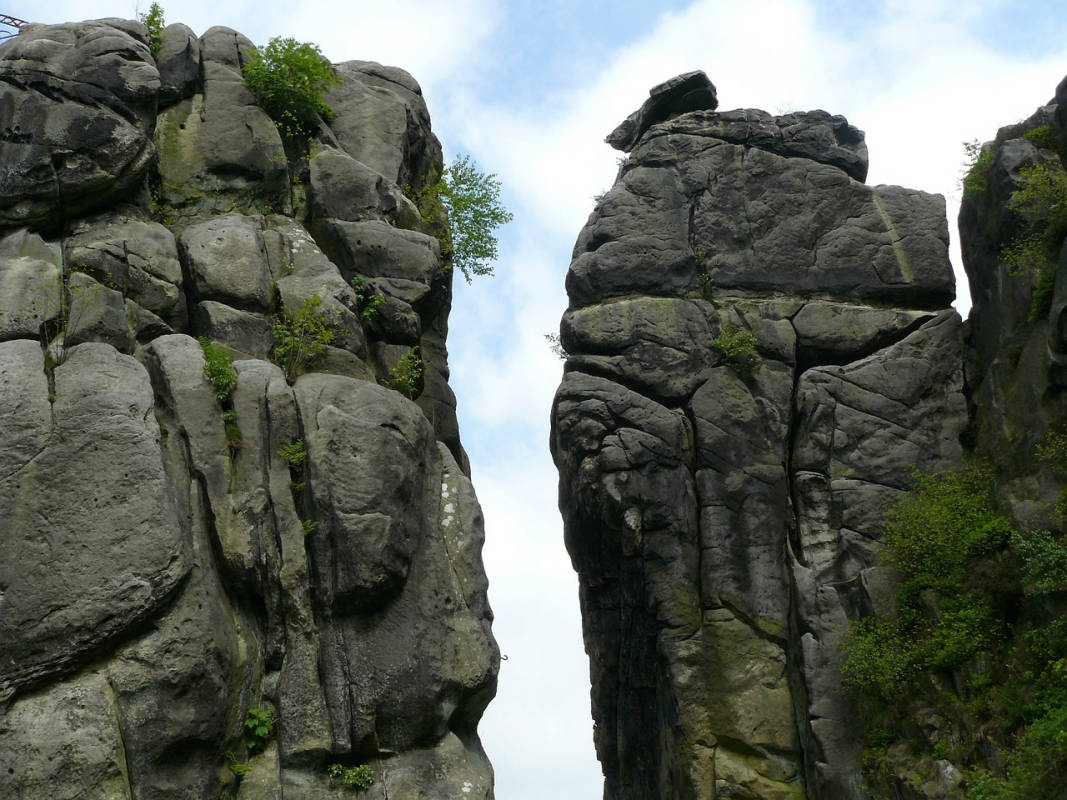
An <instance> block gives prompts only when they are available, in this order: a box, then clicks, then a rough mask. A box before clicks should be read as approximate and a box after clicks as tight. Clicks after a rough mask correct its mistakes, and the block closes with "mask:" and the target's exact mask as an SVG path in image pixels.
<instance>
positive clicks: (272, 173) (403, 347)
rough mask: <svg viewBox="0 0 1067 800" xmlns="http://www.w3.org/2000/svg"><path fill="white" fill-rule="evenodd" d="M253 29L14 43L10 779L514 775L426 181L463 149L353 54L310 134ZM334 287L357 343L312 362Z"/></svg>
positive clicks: (191, 784)
mask: <svg viewBox="0 0 1067 800" xmlns="http://www.w3.org/2000/svg"><path fill="white" fill-rule="evenodd" d="M248 47H251V42H249V41H248V40H247V39H245V38H244V37H242V36H241V35H240V34H238V33H237V32H235V31H232V30H229V29H226V28H212V29H211V30H209V31H208V32H207V33H205V34H204V35H203V36H200V37H196V36H195V35H194V34H193V32H192V31H190V30H189V29H188V28H187V27H185V26H183V25H171V26H170V27H168V28H166V29H165V31H164V32H163V40H162V47H161V49H160V51H159V53H158V55H157V56H156V57H155V58H153V56H152V55H151V54H150V52H149V47H148V39H147V32H146V29H145V28H144V27H143V26H142V25H141V24H140V23H136V22H129V21H123V20H115V19H107V20H98V21H94V22H84V23H72V24H64V25H56V26H41V25H31V26H28V27H27V28H26V29H24V30H23V32H22V33H21V34H20V35H19V36H17V37H15V38H13V39H11V40H10V41H9V42H6V43H5V44H4V45H3V46H2V47H0V134H2V135H0V187H2V191H0V449H2V450H3V452H4V453H5V454H6V458H5V463H4V465H3V466H2V467H0V520H2V523H0V550H2V552H3V553H4V556H3V558H2V559H0V653H2V655H0V764H2V765H3V772H4V774H3V776H2V778H0V798H3V800H15V799H16V798H18V799H19V800H30V799H31V798H32V799H33V800H40V798H45V797H48V798H75V797H90V796H91V797H94V798H108V799H111V798H115V799H116V800H117V799H118V798H129V799H130V800H137V799H138V798H143V799H145V800H147V799H148V798H164V797H166V798H187V799H188V800H206V799H207V798H211V799H212V800H214V798H218V797H220V796H222V797H233V798H239V799H240V800H263V799H264V798H279V799H280V798H322V799H323V800H325V798H333V797H337V798H340V797H345V796H348V795H349V793H350V791H351V790H350V789H346V788H345V787H344V786H343V785H342V782H341V780H339V779H337V778H331V777H330V775H329V774H328V773H327V767H328V766H329V765H330V764H333V763H338V764H341V765H344V766H355V765H359V764H364V763H366V764H369V765H370V766H371V768H372V770H373V773H374V777H375V782H374V785H373V786H372V787H371V788H370V789H369V790H368V791H366V792H365V793H364V794H363V796H366V797H368V798H386V797H394V798H395V797H405V798H416V797H425V798H431V797H446V796H448V797H452V796H456V797H460V796H462V797H470V798H482V800H486V799H487V798H491V797H492V796H493V788H492V787H493V779H492V769H491V767H490V765H489V763H488V761H487V760H486V758H485V755H484V753H483V751H482V748H481V745H480V743H479V740H478V735H477V724H478V721H479V719H480V717H481V714H482V711H483V710H484V708H485V706H486V704H487V703H488V702H489V701H490V700H491V698H492V697H493V694H494V692H495V686H496V674H497V670H498V667H499V654H498V651H497V647H496V644H495V642H494V640H493V636H492V633H491V630H490V623H491V620H492V613H491V611H490V609H489V606H488V603H487V600H486V578H485V574H484V571H483V568H482V564H481V545H482V539H483V528H482V519H481V512H480V509H479V506H478V501H477V499H476V497H475V494H474V490H473V487H472V485H471V481H470V478H469V465H468V463H467V459H466V454H465V453H464V451H463V447H462V444H461V443H460V439H459V432H458V426H457V424H456V415H455V403H456V401H455V397H454V395H453V394H452V392H451V390H450V389H449V387H448V381H447V379H448V365H447V350H446V345H445V338H446V335H447V320H448V313H449V310H450V306H451V275H450V272H449V270H448V265H447V263H446V262H445V261H444V260H443V259H442V256H441V248H440V245H439V243H438V241H437V239H436V238H435V237H434V235H433V231H429V230H424V229H423V227H422V223H421V219H420V215H419V213H418V211H417V210H416V209H415V208H414V206H413V205H412V203H411V201H410V200H408V199H407V198H406V197H405V196H404V194H403V192H402V191H401V187H402V186H403V185H405V184H411V185H413V186H416V187H417V186H419V185H421V183H422V182H424V181H426V180H427V179H428V177H429V176H430V175H431V174H433V173H434V172H435V171H439V170H440V166H441V147H440V144H439V143H438V141H437V139H436V137H435V136H434V135H433V133H432V131H431V129H430V121H429V115H428V112H427V109H426V105H425V103H424V102H423V99H422V96H421V91H420V89H419V87H418V84H417V83H416V82H415V81H414V80H413V79H412V78H411V76H409V75H408V74H407V73H405V72H403V71H402V70H399V69H395V68H389V67H382V66H380V65H377V64H373V63H369V62H349V63H347V64H342V65H339V66H338V67H337V69H338V71H339V72H340V74H341V75H342V77H343V84H342V85H341V86H339V87H338V88H336V89H335V90H334V91H333V92H332V93H331V94H330V96H329V97H328V101H329V102H330V103H331V104H332V105H333V107H334V109H335V112H336V114H335V117H334V118H333V120H332V121H331V122H330V123H329V125H326V124H325V123H324V124H323V125H322V127H321V130H320V132H319V134H318V135H317V137H316V138H315V140H314V141H313V142H311V143H310V147H309V148H308V149H307V150H305V151H301V150H300V147H299V146H295V145H293V144H292V143H286V142H284V141H283V140H282V138H281V137H280V136H279V133H278V131H277V129H276V127H275V125H274V124H273V122H272V121H271V120H270V119H269V118H268V117H267V115H266V114H265V113H264V112H263V111H262V110H261V109H260V108H259V107H258V106H257V105H256V103H255V99H254V97H253V96H252V95H251V94H250V93H249V91H248V90H247V88H246V87H245V86H244V84H243V82H242V79H241V72H240V68H241V61H242V58H243V55H242V53H243V52H244V50H245V48H248ZM376 294H380V295H381V296H382V298H383V300H382V304H381V305H380V306H379V307H378V310H377V312H373V311H372V312H368V311H367V303H366V301H367V299H369V298H370V297H372V296H374V295H376ZM309 303H312V304H317V305H313V306H311V307H313V308H314V309H316V311H315V313H316V314H317V315H319V316H320V317H321V319H322V320H324V321H325V323H326V325H327V326H328V328H329V330H330V331H331V333H332V341H331V342H330V345H329V347H328V348H327V349H326V351H325V352H324V353H323V354H322V356H321V357H320V358H318V359H317V360H314V361H312V362H311V363H310V364H307V365H305V366H304V368H303V369H300V368H299V367H297V368H296V369H293V368H292V365H291V364H290V365H288V366H289V369H288V372H287V371H286V370H283V368H282V366H279V365H278V364H275V363H272V361H271V360H270V359H271V357H272V356H276V354H275V352H274V346H275V344H276V342H275V331H274V328H275V327H276V326H277V325H278V324H279V321H282V322H284V320H285V319H286V318H287V317H288V318H289V319H293V318H296V317H297V316H298V315H299V314H300V313H301V311H302V310H304V309H306V308H308V307H309ZM198 337H202V340H203V341H209V340H210V342H211V343H213V344H214V346H216V347H218V348H221V349H222V350H223V351H224V352H226V353H228V354H229V356H231V357H232V358H233V359H234V363H233V366H234V369H235V372H236V375H237V384H236V387H235V388H234V389H233V390H232V392H231V393H227V392H225V391H223V392H219V391H218V390H217V389H216V387H214V386H213V385H212V384H211V383H210V382H209V381H208V379H207V378H206V377H205V354H204V350H203V348H202V346H201V344H200V343H198V341H197V339H198ZM415 348H418V349H417V350H415V351H414V352H417V353H420V354H421V359H422V363H423V375H422V378H421V380H420V381H419V382H418V383H417V385H416V386H415V388H414V390H413V391H412V392H411V394H412V395H414V399H410V398H409V397H408V396H405V395H404V394H401V392H399V391H396V390H393V389H391V388H387V387H388V386H389V385H390V384H391V381H392V378H393V375H392V371H393V370H394V368H395V367H396V366H397V364H398V363H399V361H400V360H401V358H402V357H404V356H406V355H409V354H410V353H412V352H413V350H414V349H415ZM252 709H260V710H269V712H270V713H274V714H276V715H277V723H276V726H275V728H274V731H273V732H272V734H271V736H270V737H269V738H268V739H267V741H265V742H263V745H264V746H263V747H251V748H250V747H249V745H248V744H247V742H246V730H245V727H246V726H245V721H246V719H248V717H249V712H250V710H252Z"/></svg>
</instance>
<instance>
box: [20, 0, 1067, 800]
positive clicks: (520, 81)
mask: <svg viewBox="0 0 1067 800" xmlns="http://www.w3.org/2000/svg"><path fill="white" fill-rule="evenodd" d="M162 5H163V8H164V12H165V14H166V19H167V21H168V22H184V23H185V24H187V25H189V26H190V27H192V28H193V29H194V30H195V31H196V32H197V33H203V32H204V31H205V30H207V29H208V28H209V27H211V26H213V25H228V26H230V27H233V28H236V29H237V30H239V31H241V32H242V33H244V34H245V35H246V36H248V37H249V38H251V39H252V40H253V41H255V42H257V43H260V44H262V43H265V42H266V41H267V40H268V39H269V38H270V37H271V36H276V35H282V36H291V37H293V38H296V39H299V40H301V41H312V42H316V43H317V44H318V45H319V46H320V47H321V48H322V51H323V52H324V53H325V54H326V55H327V56H328V57H329V58H330V59H331V60H333V61H345V60H348V59H364V60H374V61H380V62H382V63H386V64H391V65H395V66H400V67H403V68H404V69H406V70H408V71H409V72H410V73H411V74H412V75H413V76H414V77H415V78H416V79H417V80H418V81H419V82H420V83H421V85H422V87H423V92H424V95H425V97H426V101H427V103H428V105H429V108H430V113H431V116H432V119H433V127H434V130H435V132H436V133H437V135H438V137H439V138H440V139H441V142H442V143H443V145H444V149H445V153H446V157H447V158H448V159H451V158H452V157H453V156H455V155H456V154H459V153H466V154H470V155H471V156H472V157H473V158H474V160H475V161H476V162H477V163H478V164H479V166H480V167H481V168H482V169H483V170H484V171H486V172H493V173H496V174H497V176H498V177H499V179H500V181H501V182H502V184H503V200H504V203H505V204H506V205H507V206H508V207H509V209H510V210H511V211H512V212H513V213H514V215H515V220H514V222H512V223H511V224H510V225H508V226H507V228H506V229H504V230H503V231H502V232H501V235H500V259H499V261H498V263H497V267H496V273H497V274H496V276H495V277H492V278H479V279H476V282H475V283H474V284H473V285H470V286H467V285H465V284H463V282H462V281H460V280H457V285H456V292H455V300H454V304H453V310H452V317H451V323H450V334H449V349H450V353H451V367H452V386H453V389H454V390H455V392H456V395H457V396H458V398H459V413H460V427H461V432H462V435H463V441H464V445H465V447H466V448H467V451H468V453H469V455H470V459H471V464H472V471H473V479H474V484H475V488H476V490H477V492H478V495H479V498H480V499H481V503H482V506H483V509H484V513H485V520H486V545H485V552H484V557H485V563H486V570H487V572H488V574H489V582H490V584H489V597H490V602H491V603H492V605H493V608H494V611H495V613H496V622H495V624H494V630H495V633H496V636H497V639H498V641H499V643H500V647H501V650H502V652H503V653H504V654H505V655H506V656H507V660H506V661H504V662H503V664H502V667H501V672H500V683H499V692H498V695H497V698H496V700H495V701H494V702H493V703H492V704H491V705H490V706H489V709H488V710H487V712H486V715H485V717H484V719H483V721H482V724H481V727H480V731H481V736H482V741H483V744H484V746H485V749H486V751H487V753H488V755H489V758H490V760H491V761H492V762H493V764H494V767H495V770H496V787H497V788H496V794H497V797H498V798H501V800H534V799H535V798H536V799H537V800H543V798H546V797H551V798H553V800H591V799H592V798H598V797H600V796H601V778H600V770H599V765H598V764H597V762H596V759H595V755H594V753H593V748H592V722H591V718H590V713H589V678H588V665H587V661H586V658H585V655H584V653H583V650H582V640H581V622H580V619H579V613H578V596H577V591H578V590H577V579H576V577H575V575H574V573H573V572H572V570H571V567H570V561H569V559H568V557H567V554H566V552H565V550H564V547H563V532H562V523H561V521H560V517H559V513H558V510H557V507H556V482H557V478H556V471H555V468H554V467H553V465H552V462H551V458H550V456H549V452H548V436H549V423H548V418H549V411H550V406H551V401H552V396H553V393H554V391H555V388H556V386H557V385H558V383H559V379H560V377H561V374H562V364H561V362H560V361H559V360H558V359H557V358H556V357H555V356H554V355H553V354H552V353H551V351H550V350H549V346H548V343H547V342H546V341H545V339H544V335H545V334H546V333H553V332H557V331H558V324H559V317H560V315H561V313H562V312H563V310H564V309H565V308H566V305H567V299H566V295H565V293H564V290H563V281H564V276H565V274H566V270H567V266H568V263H569V261H570V253H571V248H572V247H573V244H574V240H575V238H576V236H577V234H578V231H579V230H580V229H581V227H582V225H583V224H584V223H585V221H586V218H587V217H588V215H589V213H590V211H591V210H592V208H593V200H592V198H593V196H594V195H596V194H598V193H599V192H602V191H604V190H606V189H608V188H609V187H610V186H611V184H612V182H613V180H614V177H615V171H616V158H617V157H618V156H619V155H621V154H620V153H617V152H616V151H614V150H612V149H611V148H610V147H608V146H607V145H606V144H604V143H603V138H604V136H605V135H607V134H608V133H609V132H610V131H611V130H612V129H613V128H614V127H615V125H616V124H618V122H620V121H621V120H622V119H623V118H624V117H626V115H627V114H629V113H630V112H631V111H633V110H634V109H636V108H637V107H638V106H639V105H640V104H641V103H642V102H643V101H644V99H645V98H646V97H647V96H648V89H649V88H651V87H652V86H653V85H655V84H657V83H660V82H662V81H664V80H666V79H667V78H670V77H672V76H673V75H676V74H678V73H680V72H686V71H689V70H694V69H702V70H704V71H705V72H706V73H707V74H708V76H709V77H710V78H711V80H712V81H713V82H714V83H715V84H716V86H717V88H718V95H719V108H720V110H726V109H731V108H762V109H764V110H767V111H770V112H772V113H784V112H786V111H795V110H807V109H815V108H821V109H824V110H826V111H829V112H831V113H834V114H844V115H845V116H846V117H847V118H848V120H849V121H850V122H851V123H852V124H853V125H855V126H857V127H859V128H860V129H862V130H864V131H866V135H867V146H868V148H869V151H870V163H871V167H870V174H869V176H868V180H867V182H868V183H870V184H878V183H889V184H899V185H903V186H908V187H911V188H916V189H922V190H924V191H929V192H935V193H939V194H942V195H944V196H945V197H946V200H947V206H948V219H949V232H950V236H951V238H952V242H953V247H952V258H953V263H954V267H955V270H956V275H957V291H958V294H959V299H958V300H957V304H956V305H957V308H958V309H959V310H960V311H961V313H963V314H964V315H966V312H967V310H968V309H969V306H970V301H969V296H968V292H967V284H966V279H965V277H964V276H963V272H962V269H961V267H960V264H959V256H958V244H957V242H956V225H955V217H956V214H957V212H958V205H959V195H960V191H959V187H958V178H959V173H960V164H961V161H962V160H963V147H962V142H964V141H970V140H972V139H978V140H988V139H992V138H993V136H994V135H995V134H996V131H997V128H998V127H1000V126H1003V125H1008V124H1012V123H1015V122H1018V121H1020V120H1022V119H1024V118H1026V117H1028V116H1029V115H1030V114H1031V113H1033V111H1034V110H1035V109H1036V108H1037V107H1038V106H1040V105H1042V104H1043V103H1045V102H1047V101H1048V100H1049V99H1050V98H1051V97H1052V95H1053V94H1054V91H1055V88H1056V85H1057V84H1058V83H1059V81H1060V80H1061V79H1063V77H1064V76H1065V75H1067V39H1065V38H1064V36H1063V32H1064V31H1065V30H1067V3H1064V2H1063V0H969V2H965V3H960V2H958V0H871V1H870V2H866V1H865V0H696V2H682V0H657V1H653V0H646V1H645V2H642V3H638V2H633V0H612V1H611V2H606V1H604V2H600V1H598V2H584V3H583V2H579V1H578V0H498V1H497V2H492V0H393V1H392V2H390V3H385V2H382V0H378V2H375V3H366V2H360V1H359V0H349V1H348V2H345V3H333V2H325V0H287V1H286V2H281V1H280V0H229V1H228V2H226V3H218V2H216V0H211V1H210V2H208V0H169V2H164V3H162ZM146 7H147V2H144V0H142V7H141V9H140V10H142V11H144V10H146ZM136 11H137V7H136V6H135V5H134V3H133V2H126V0H123V2H108V1H107V0H78V2H55V0H43V2H35V3H33V4H32V5H30V4H26V3H11V2H10V0H9V2H8V3H7V4H6V5H5V6H4V7H3V8H0V12H2V13H7V14H12V15H14V16H16V17H19V18H22V19H33V20H36V21H42V22H60V21H65V20H73V19H84V18H93V17H102V16H126V17H132V16H134V15H135V13H136Z"/></svg>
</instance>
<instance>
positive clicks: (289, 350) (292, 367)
mask: <svg viewBox="0 0 1067 800" xmlns="http://www.w3.org/2000/svg"><path fill="white" fill-rule="evenodd" d="M321 306H322V299H321V298H320V297H319V296H318V295H317V294H316V295H313V296H311V297H309V298H308V299H307V300H305V301H304V302H303V304H302V305H301V306H300V310H299V311H297V312H296V314H294V315H293V316H289V315H288V314H287V313H285V312H284V311H282V312H279V313H278V314H275V315H274V325H273V331H274V350H273V351H272V353H271V360H272V361H273V362H274V363H275V364H277V365H278V366H280V367H281V368H282V371H283V372H285V377H286V379H287V380H288V381H289V382H290V383H292V382H293V381H294V380H296V379H297V377H299V376H300V375H301V374H302V373H303V371H304V370H305V369H306V368H307V367H308V366H310V365H311V364H312V363H313V362H314V361H315V359H317V358H318V357H319V356H321V355H322V354H323V353H325V352H326V347H327V346H328V345H330V344H332V343H333V331H332V330H330V326H329V323H328V321H327V319H326V315H325V314H323V313H322V311H321V310H320V308H321Z"/></svg>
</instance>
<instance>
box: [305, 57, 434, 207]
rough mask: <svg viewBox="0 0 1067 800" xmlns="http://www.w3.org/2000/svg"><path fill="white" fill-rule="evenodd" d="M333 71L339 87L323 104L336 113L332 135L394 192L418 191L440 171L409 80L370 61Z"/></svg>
mask: <svg viewBox="0 0 1067 800" xmlns="http://www.w3.org/2000/svg"><path fill="white" fill-rule="evenodd" d="M336 68H337V72H338V73H339V74H340V75H341V78H342V81H343V83H342V84H341V86H339V87H337V88H336V89H332V90H331V91H329V92H328V93H327V94H326V102H327V103H329V104H330V105H331V106H332V107H333V110H334V118H333V120H331V121H330V123H329V127H330V130H331V131H332V132H333V134H334V136H336V138H337V141H338V142H339V143H340V145H341V147H342V148H343V149H344V150H345V152H347V153H348V154H349V155H350V156H352V158H354V159H356V160H357V161H359V162H361V163H363V164H365V165H366V166H368V167H369V168H370V169H372V170H374V171H376V172H379V173H381V174H382V175H384V176H385V177H386V178H388V179H389V180H390V181H392V182H394V183H396V184H397V185H398V186H404V185H405V184H411V185H419V184H418V180H421V179H422V178H423V177H424V176H426V175H427V174H429V173H430V172H431V171H432V170H433V169H434V168H435V167H437V168H438V169H439V166H440V163H441V144H440V142H438V141H437V137H436V136H434V135H433V133H432V132H431V131H430V115H429V112H428V111H427V109H426V101H425V100H423V98H422V89H421V88H419V85H418V83H416V82H415V79H414V78H412V77H411V75H409V74H408V73H407V72H405V71H404V70H402V69H397V68H396V67H383V66H382V65H381V64H377V63H375V62H373V61H346V62H344V63H343V64H338V65H337V67H336Z"/></svg>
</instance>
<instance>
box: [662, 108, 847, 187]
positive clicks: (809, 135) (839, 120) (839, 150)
mask: <svg viewBox="0 0 1067 800" xmlns="http://www.w3.org/2000/svg"><path fill="white" fill-rule="evenodd" d="M671 134H685V135H695V136H704V137H713V138H717V139H722V140H723V141H726V142H730V143H731V144H741V145H746V146H748V147H758V148H760V149H761V150H766V151H768V152H770V153H776V154H777V155H780V156H786V157H801V158H810V159H811V160H812V161H818V162H819V163H821V164H829V165H831V166H835V167H839V168H841V169H843V170H844V171H845V173H846V174H848V176H849V177H851V178H854V179H855V180H857V181H859V182H860V183H863V181H865V180H867V166H868V161H867V145H866V143H865V141H864V137H863V131H861V130H859V129H857V128H855V127H853V126H852V125H849V124H848V120H846V119H845V118H844V117H842V116H841V115H834V116H831V115H830V114H827V113H826V112H825V111H798V112H793V113H790V114H784V115H781V116H776V117H772V116H771V115H770V114H768V113H767V112H765V111H760V110H758V109H753V108H744V109H738V110H736V111H721V112H718V113H715V112H711V111H702V112H696V113H691V114H683V115H682V116H680V117H676V118H674V119H671V120H669V121H667V122H663V123H660V124H658V125H655V126H653V127H652V128H651V129H650V130H649V131H648V133H647V134H646V138H648V139H651V138H653V137H655V136H669V135H671Z"/></svg>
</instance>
